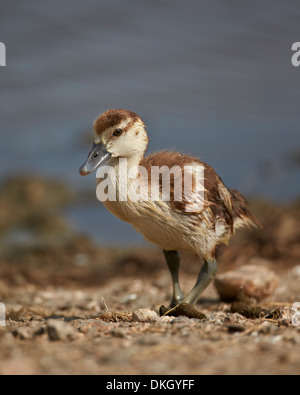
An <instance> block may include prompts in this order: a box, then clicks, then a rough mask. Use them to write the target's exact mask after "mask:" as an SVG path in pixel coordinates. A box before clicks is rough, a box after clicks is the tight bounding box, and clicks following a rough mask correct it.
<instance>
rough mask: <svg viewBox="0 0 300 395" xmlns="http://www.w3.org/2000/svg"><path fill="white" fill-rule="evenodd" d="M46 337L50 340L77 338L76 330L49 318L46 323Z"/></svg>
mask: <svg viewBox="0 0 300 395" xmlns="http://www.w3.org/2000/svg"><path fill="white" fill-rule="evenodd" d="M47 333H48V337H49V339H50V340H52V341H59V340H70V341H71V340H75V339H77V338H78V332H77V331H76V330H75V328H74V327H73V326H72V325H70V324H66V323H65V322H62V321H58V320H49V321H48V324H47Z"/></svg>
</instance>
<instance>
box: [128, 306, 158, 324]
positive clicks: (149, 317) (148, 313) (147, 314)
mask: <svg viewBox="0 0 300 395" xmlns="http://www.w3.org/2000/svg"><path fill="white" fill-rule="evenodd" d="M132 319H133V321H135V322H153V321H156V320H157V319H158V315H157V314H156V312H155V311H154V310H150V309H138V310H135V311H134V312H133V314H132Z"/></svg>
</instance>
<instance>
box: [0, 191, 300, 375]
mask: <svg viewBox="0 0 300 395" xmlns="http://www.w3.org/2000/svg"><path fill="white" fill-rule="evenodd" d="M10 201H11V199H10ZM37 205H38V204H37V203H36V202H35V203H34V206H35V209H36V207H37ZM1 207H2V208H3V207H4V208H5V212H6V214H7V213H8V210H9V203H8V202H7V201H6V200H5V197H3V195H2V200H1V196H0V218H1ZM253 207H254V211H255V212H256V215H257V216H258V217H259V218H260V219H261V221H262V222H263V225H264V230H263V231H259V230H257V231H256V230H255V231H251V232H249V231H248V230H245V231H242V232H240V233H239V234H238V235H237V236H235V237H234V238H233V240H232V242H231V243H230V246H229V247H222V248H220V251H219V253H218V261H219V271H220V272H226V271H228V270H229V269H232V268H234V267H239V266H241V265H244V264H249V263H251V264H253V263H255V264H261V265H264V266H266V267H268V268H271V269H272V270H274V271H275V272H276V273H277V274H278V275H279V277H280V286H279V287H278V289H277V290H276V291H275V293H274V294H273V295H271V296H269V297H268V298H266V299H264V300H262V301H260V302H259V306H261V307H263V308H267V309H270V310H271V311H273V310H275V309H277V314H275V315H273V316H270V317H266V316H260V317H259V318H254V319H253V318H251V319H249V318H246V317H244V316H243V315H241V314H239V313H232V312H231V305H230V303H225V302H223V301H221V300H220V298H219V296H218V294H217V292H216V289H215V287H214V286H213V285H211V286H210V287H209V288H208V289H207V291H206V292H205V293H204V294H203V296H202V298H201V300H200V302H199V304H198V306H197V309H198V310H200V311H201V312H203V313H204V314H205V315H206V319H195V318H192V319H190V318H187V317H185V316H180V317H159V316H158V317H157V319H156V320H155V321H153V322H139V321H134V320H133V317H132V312H134V311H136V310H137V309H140V308H148V309H153V310H155V311H156V312H157V313H158V311H159V307H160V306H161V305H163V304H164V305H167V304H168V302H169V300H170V291H171V281H170V275H169V273H168V270H167V268H166V265H165V263H164V259H163V254H162V252H161V251H159V250H158V249H156V248H151V247H149V248H134V249H129V248H128V249H120V248H114V249H113V248H110V249H109V248H103V247H100V246H97V245H95V244H93V243H92V242H91V240H89V239H88V238H86V237H84V236H78V235H73V234H72V236H70V237H69V238H64V237H62V238H61V240H59V241H58V240H57V239H56V240H55V241H53V240H52V239H51V238H49V237H43V239H42V241H41V240H40V242H38V243H35V244H30V245H24V244H23V245H17V244H14V245H13V247H12V245H11V244H9V243H8V242H7V238H6V239H5V231H4V227H3V231H2V242H1V243H2V244H1V247H2V249H1V252H0V302H2V303H4V304H5V307H6V326H5V327H0V374H2V375H7V374H24V375H25V374H101V375H107V374H122V375H128V374H138V375H149V374H154V375H155V374H174V375H180V374H196V375H199V374H277V375H278V374H299V373H300V352H299V351H300V326H299V327H298V326H295V325H294V324H295V322H294V324H293V322H292V318H293V314H295V312H293V311H292V310H291V308H292V305H293V304H294V303H295V302H300V226H299V223H300V204H299V202H296V203H294V204H290V205H289V206H275V205H271V204H270V203H266V202H261V201H257V202H253ZM51 213H52V212H51ZM2 214H3V211H2ZM26 215H27V214H26ZM26 215H25V214H24V213H23V212H22V213H21V214H20V216H21V217H22V221H23V222H22V223H23V224H24V216H25V217H26ZM36 216H37V215H36ZM51 217H52V218H51V221H50V222H51V226H50V228H51V231H52V229H53V221H54V219H53V214H51ZM2 218H5V216H2ZM26 218H27V217H26ZM43 221H44V222H43V224H45V223H47V221H46V220H45V218H44V217H43ZM54 222H55V221H54ZM2 223H3V222H2ZM17 223H18V219H17V218H16V219H15V224H17ZM36 224H37V222H34V227H35V229H36V226H37V225H36ZM43 226H44V225H43ZM59 227H60V228H59V229H63V232H65V228H64V227H61V223H59ZM54 229H55V227H54ZM38 232H39V233H40V232H41V228H40V227H38ZM64 234H65V233H64ZM199 267H200V262H199V261H198V258H197V257H195V256H189V255H185V254H183V255H182V270H181V279H182V285H183V288H184V290H185V291H188V290H190V288H192V286H193V284H194V282H195V280H196V276H197V273H198V270H199Z"/></svg>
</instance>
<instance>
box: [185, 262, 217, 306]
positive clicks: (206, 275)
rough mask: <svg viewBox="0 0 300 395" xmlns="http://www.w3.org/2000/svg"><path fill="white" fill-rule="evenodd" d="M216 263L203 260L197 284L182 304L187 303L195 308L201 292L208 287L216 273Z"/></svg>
mask: <svg viewBox="0 0 300 395" xmlns="http://www.w3.org/2000/svg"><path fill="white" fill-rule="evenodd" d="M217 268H218V265H217V262H216V260H215V259H204V264H203V266H202V268H201V270H200V273H199V275H198V279H197V282H196V284H195V286H194V288H193V289H192V290H191V292H190V293H189V294H188V295H187V297H186V298H185V299H184V300H183V303H189V304H191V305H192V306H195V305H196V304H197V302H198V300H199V298H200V295H201V294H202V292H203V291H204V290H205V289H206V288H207V287H208V286H209V284H210V283H211V282H212V280H213V279H214V277H215V275H216V273H217Z"/></svg>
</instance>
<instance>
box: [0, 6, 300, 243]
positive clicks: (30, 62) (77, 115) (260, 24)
mask: <svg viewBox="0 0 300 395" xmlns="http://www.w3.org/2000/svg"><path fill="white" fill-rule="evenodd" d="M0 13H1V14H0V41H1V42H4V43H5V44H6V49H7V67H2V68H0V103H1V104H0V125H1V127H0V137H1V143H0V181H1V180H2V179H3V178H5V177H7V176H9V175H11V174H16V173H24V172H25V173H32V174H44V175H45V176H50V177H54V178H59V179H61V180H63V181H64V182H67V183H70V184H72V186H73V187H75V188H79V189H92V188H94V179H93V176H91V177H89V178H82V177H80V176H79V174H78V168H79V166H80V165H81V163H82V162H83V161H84V159H85V158H86V155H87V152H88V150H89V146H88V144H87V143H86V140H87V139H86V136H87V135H88V132H89V131H90V132H92V122H93V120H94V119H95V118H96V116H97V115H98V114H99V113H101V112H103V111H105V110H106V109H108V108H127V109H130V110H132V111H135V112H137V113H138V114H139V115H140V116H141V117H142V118H143V120H144V121H145V123H146V124H147V126H148V131H149V135H150V146H149V150H150V151H154V150H157V149H161V148H174V149H178V150H182V151H184V152H187V153H191V154H194V155H197V156H199V157H200V158H201V159H203V160H204V161H206V162H208V163H209V164H211V165H212V166H213V167H214V168H215V169H216V170H217V171H218V173H219V174H220V175H221V176H222V178H223V179H224V181H225V183H226V184H228V185H229V186H231V187H235V188H239V189H240V190H241V192H243V193H244V194H246V195H260V196H266V197H269V198H272V199H275V200H280V201H288V200H290V199H293V198H295V197H296V196H298V195H299V192H300V188H299V167H298V168H297V167H294V168H293V167H290V166H288V165H287V160H286V158H287V157H288V156H289V155H290V154H291V153H293V152H297V150H299V148H300V133H299V121H300V113H299V103H300V68H295V67H293V66H292V65H291V56H292V52H291V46H292V43H293V42H296V41H300V32H299V20H300V3H299V2H298V3H297V2H296V1H286V2H281V1H273V0H265V1H264V2H261V1H260V0H251V1H250V0H247V1H245V0H244V1H242V0H240V1H237V0H228V1H226V2H224V1H222V0H213V1H199V0H198V1H196V0H189V2H182V0H164V1H158V0H151V1H150V0H143V1H141V0H86V1H83V0H73V1H67V0H60V1H58V0H53V1H51V2H45V1H37V0H27V1H26V2H25V1H20V0H19V1H14V2H7V1H4V0H1V1H0ZM79 213H80V214H79ZM87 215H88V214H87ZM101 215H106V214H102V213H101V212H100V214H99V216H101ZM70 216H71V217H72V218H73V220H74V222H75V223H76V224H77V225H78V226H79V227H80V226H82V224H84V223H86V219H87V218H85V216H84V213H83V211H82V210H81V209H78V210H77V211H76V210H75V209H74V210H73V211H72V212H70ZM105 218H106V217H105ZM95 226H96V225H95ZM120 226H121V225H120ZM122 226H123V225H122ZM124 226H126V227H127V225H126V224H125V225H124ZM121 229H122V230H123V228H121ZM126 229H127V228H126ZM121 233H122V231H121ZM107 237H108V240H110V239H111V238H112V237H113V236H112V235H110V232H108V236H107ZM120 237H121V234H120ZM133 237H135V236H133ZM104 241H106V239H105V240H104Z"/></svg>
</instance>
